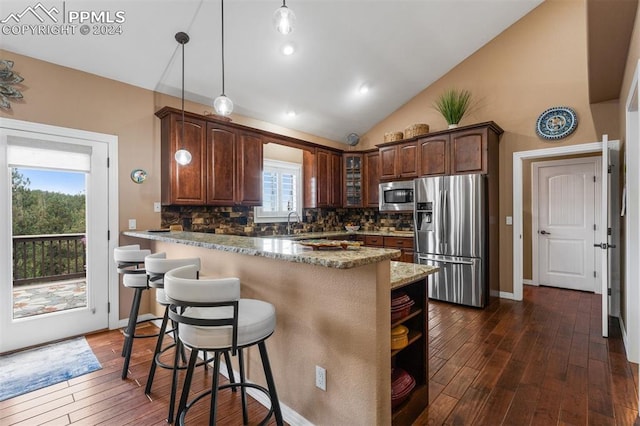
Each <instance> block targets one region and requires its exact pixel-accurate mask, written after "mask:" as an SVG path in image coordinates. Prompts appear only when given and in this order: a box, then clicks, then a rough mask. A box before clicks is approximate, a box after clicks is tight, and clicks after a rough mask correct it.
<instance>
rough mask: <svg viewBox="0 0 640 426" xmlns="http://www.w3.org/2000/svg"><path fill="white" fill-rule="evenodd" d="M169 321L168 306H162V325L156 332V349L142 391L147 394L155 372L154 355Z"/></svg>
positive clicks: (158, 350) (158, 348)
mask: <svg viewBox="0 0 640 426" xmlns="http://www.w3.org/2000/svg"><path fill="white" fill-rule="evenodd" d="M168 322H169V306H165V307H164V316H163V317H162V325H160V332H159V333H158V341H157V342H156V349H155V351H153V357H152V358H151V368H150V369H149V376H148V377H147V385H146V387H145V388H144V393H145V394H146V395H149V394H150V393H151V386H152V385H153V378H154V376H155V374H156V367H157V366H158V361H157V360H156V357H157V356H158V354H160V352H161V351H162V342H163V340H164V333H165V332H166V331H167V323H168Z"/></svg>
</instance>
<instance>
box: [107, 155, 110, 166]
mask: <svg viewBox="0 0 640 426" xmlns="http://www.w3.org/2000/svg"><path fill="white" fill-rule="evenodd" d="M109 167H111V158H110V157H107V169H108V168H109Z"/></svg>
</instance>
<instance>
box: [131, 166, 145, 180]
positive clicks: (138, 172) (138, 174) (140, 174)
mask: <svg viewBox="0 0 640 426" xmlns="http://www.w3.org/2000/svg"><path fill="white" fill-rule="evenodd" d="M146 178H147V172H145V171H144V170H142V169H135V170H133V171H132V172H131V180H132V181H134V182H135V183H142V182H144V181H145V179H146Z"/></svg>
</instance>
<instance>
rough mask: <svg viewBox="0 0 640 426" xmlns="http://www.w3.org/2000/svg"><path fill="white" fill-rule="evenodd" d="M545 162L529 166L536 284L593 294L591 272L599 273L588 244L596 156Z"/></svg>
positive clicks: (592, 224)
mask: <svg viewBox="0 0 640 426" xmlns="http://www.w3.org/2000/svg"><path fill="white" fill-rule="evenodd" d="M548 163H549V164H545V165H540V166H539V167H535V168H534V174H536V173H535V171H537V212H534V215H537V228H536V226H535V225H534V232H536V234H534V236H533V237H534V239H536V240H537V246H538V247H537V251H538V257H537V260H538V262H537V263H538V268H537V269H538V277H537V278H538V282H537V284H540V285H548V286H553V287H562V288H568V289H573V290H584V291H591V292H594V291H596V277H595V275H596V269H599V268H597V267H596V265H595V249H594V246H593V245H594V242H595V241H594V240H595V228H596V214H595V196H596V182H595V180H596V179H595V176H596V164H598V165H599V163H600V162H599V158H584V159H574V160H564V162H563V161H562V160H559V161H553V162H548ZM543 164H544V163H543ZM535 223H536V220H535V219H534V224H535ZM598 284H599V283H598ZM598 290H599V288H598Z"/></svg>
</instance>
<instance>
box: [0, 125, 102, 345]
mask: <svg viewBox="0 0 640 426" xmlns="http://www.w3.org/2000/svg"><path fill="white" fill-rule="evenodd" d="M49 127H51V126H49ZM71 133H72V134H73V132H71ZM78 133H79V134H80V135H81V137H77V138H74V137H70V136H68V135H65V134H46V133H38V132H30V131H23V130H16V129H7V128H0V168H1V169H2V174H0V176H1V178H0V199H1V200H2V202H0V206H2V207H0V224H1V225H0V244H2V248H1V250H0V274H1V275H0V353H1V352H6V351H11V350H16V349H20V348H24V347H28V346H33V345H38V344H41V343H45V342H49V341H53V340H58V339H63V338H66V337H70V336H75V335H80V334H85V333H87V332H91V331H96V330H100V329H105V328H107V327H108V326H109V312H108V302H109V274H110V271H109V268H110V256H109V241H108V231H109V173H108V165H107V161H108V153H109V146H108V145H109V144H108V143H106V142H104V141H98V140H91V139H87V138H86V137H82V136H89V137H90V136H91V134H88V132H78ZM111 138H113V137H111ZM20 168H23V169H24V168H29V169H32V170H47V171H53V172H56V171H57V172H70V173H75V174H80V175H81V176H83V180H84V189H85V191H86V193H85V212H86V216H85V224H86V231H85V232H86V238H85V240H84V244H85V245H86V289H85V290H84V292H85V295H84V296H85V298H86V303H84V304H83V305H82V306H79V307H76V308H72V309H64V310H55V311H51V312H42V313H38V314H37V315H30V316H20V315H17V314H16V309H15V304H14V286H13V283H14V277H15V276H14V271H13V269H14V262H13V259H14V256H13V255H14V253H13V251H14V246H13V243H14V236H13V235H12V234H13V232H12V223H13V221H12V200H13V194H12V192H13V191H12V177H11V176H12V175H11V172H12V171H15V170H20ZM34 252H35V251H34ZM34 259H35V260H33V262H37V261H38V260H37V258H34ZM41 299H42V297H41ZM27 303H36V304H37V303H41V301H38V300H35V301H32V302H27Z"/></svg>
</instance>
